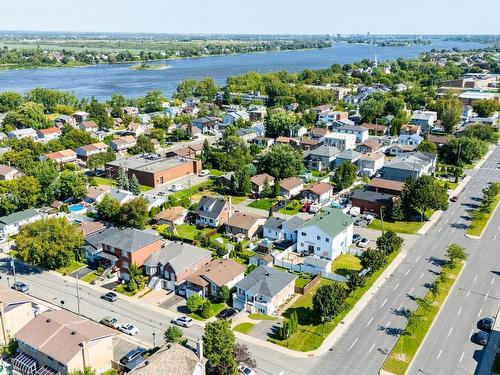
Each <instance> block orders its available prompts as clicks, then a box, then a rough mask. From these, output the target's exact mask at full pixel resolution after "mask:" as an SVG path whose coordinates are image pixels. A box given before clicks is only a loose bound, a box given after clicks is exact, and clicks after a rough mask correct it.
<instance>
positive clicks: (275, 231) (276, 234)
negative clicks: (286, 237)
mask: <svg viewBox="0 0 500 375" xmlns="http://www.w3.org/2000/svg"><path fill="white" fill-rule="evenodd" d="M284 222H285V219H282V218H281V217H274V216H271V217H270V218H268V219H267V220H266V222H265V223H264V230H263V234H262V236H263V237H264V238H268V239H270V240H276V241H279V240H282V239H283V232H282V231H281V224H283V223H284Z"/></svg>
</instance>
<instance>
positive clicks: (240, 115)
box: [224, 111, 250, 125]
mask: <svg viewBox="0 0 500 375" xmlns="http://www.w3.org/2000/svg"><path fill="white" fill-rule="evenodd" d="M238 119H242V120H243V121H248V120H250V115H249V114H248V112H246V111H235V112H227V113H225V114H224V125H233V124H234V123H235V122H236V121H237V120H238Z"/></svg>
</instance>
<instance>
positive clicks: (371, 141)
mask: <svg viewBox="0 0 500 375" xmlns="http://www.w3.org/2000/svg"><path fill="white" fill-rule="evenodd" d="M358 146H367V147H370V148H371V149H372V150H373V151H377V150H378V149H380V143H378V142H377V141H376V140H375V139H367V140H366V141H364V142H361V143H360V144H359V145H358Z"/></svg>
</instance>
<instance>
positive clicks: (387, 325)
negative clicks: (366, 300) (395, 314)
mask: <svg viewBox="0 0 500 375" xmlns="http://www.w3.org/2000/svg"><path fill="white" fill-rule="evenodd" d="M389 324H391V322H390V321H388V322H387V324H386V325H385V329H387V327H389Z"/></svg>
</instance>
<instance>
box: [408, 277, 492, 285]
mask: <svg viewBox="0 0 500 375" xmlns="http://www.w3.org/2000/svg"><path fill="white" fill-rule="evenodd" d="M494 281H495V278H494V277H492V278H491V282H490V285H493V282H494ZM398 285H399V284H398Z"/></svg>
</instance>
